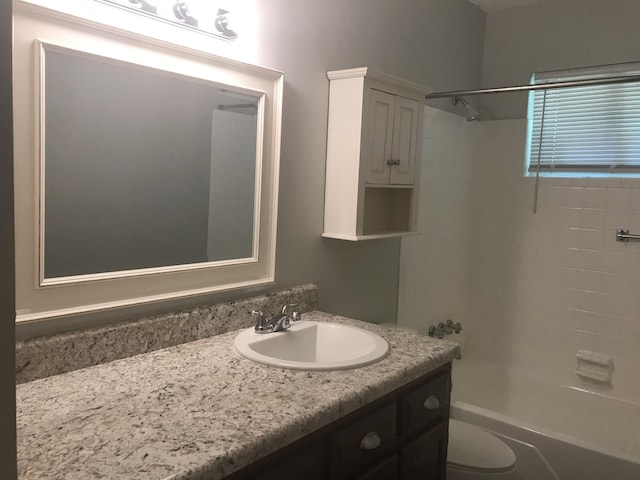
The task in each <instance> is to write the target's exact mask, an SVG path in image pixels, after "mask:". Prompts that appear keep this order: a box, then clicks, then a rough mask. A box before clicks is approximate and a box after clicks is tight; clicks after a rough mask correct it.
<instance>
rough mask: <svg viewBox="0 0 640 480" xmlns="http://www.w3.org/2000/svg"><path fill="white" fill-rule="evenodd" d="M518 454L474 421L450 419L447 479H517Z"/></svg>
mask: <svg viewBox="0 0 640 480" xmlns="http://www.w3.org/2000/svg"><path fill="white" fill-rule="evenodd" d="M515 478H516V456H515V454H514V453H513V450H511V448H509V446H508V445H507V444H506V443H504V442H503V441H502V440H500V439H499V438H497V437H496V436H495V435H492V434H491V433H489V432H487V431H486V430H483V429H481V428H479V427H476V426H474V425H471V424H468V423H464V422H460V421H458V420H453V419H451V420H449V447H448V451H447V480H480V479H485V480H489V479H500V480H515Z"/></svg>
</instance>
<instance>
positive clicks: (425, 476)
mask: <svg viewBox="0 0 640 480" xmlns="http://www.w3.org/2000/svg"><path fill="white" fill-rule="evenodd" d="M448 428H449V422H441V423H439V424H438V425H437V426H435V427H434V428H432V429H431V430H429V431H428V432H427V433H425V434H424V435H422V436H420V437H418V438H417V439H416V440H414V441H413V442H411V443H410V444H409V445H407V446H406V447H404V448H403V449H402V450H401V452H400V480H445V478H446V470H447V440H448V437H449V434H448Z"/></svg>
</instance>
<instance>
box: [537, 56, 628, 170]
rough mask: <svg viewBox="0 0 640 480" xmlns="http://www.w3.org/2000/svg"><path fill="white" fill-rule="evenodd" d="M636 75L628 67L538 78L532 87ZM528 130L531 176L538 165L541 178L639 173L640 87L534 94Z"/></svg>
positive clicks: (547, 75) (554, 73)
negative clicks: (563, 174) (557, 174)
mask: <svg viewBox="0 0 640 480" xmlns="http://www.w3.org/2000/svg"><path fill="white" fill-rule="evenodd" d="M638 73H640V65H639V64H633V65H631V66H630V65H629V64H627V65H625V66H614V67H597V68H590V69H582V70H579V71H576V70H572V71H565V72H552V73H549V74H536V75H533V76H532V82H531V83H534V84H535V83H549V82H561V81H570V80H584V79H591V78H601V77H614V76H626V75H637V74H638ZM545 92H546V93H545ZM528 125H529V135H528V139H529V141H528V145H527V154H528V160H529V161H528V164H529V172H536V171H537V170H538V162H539V166H540V170H541V171H542V172H554V171H557V172H575V173H580V172H601V173H624V172H632V173H640V82H633V83H620V84H610V85H596V86H580V87H570V88H558V89H548V90H536V91H532V92H531V93H530V94H529V114H528ZM541 135H542V138H541ZM538 156H539V158H538Z"/></svg>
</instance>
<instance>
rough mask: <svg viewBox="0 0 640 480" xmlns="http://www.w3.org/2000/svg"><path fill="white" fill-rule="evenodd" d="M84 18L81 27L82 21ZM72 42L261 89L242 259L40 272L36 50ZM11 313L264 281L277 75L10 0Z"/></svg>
mask: <svg viewBox="0 0 640 480" xmlns="http://www.w3.org/2000/svg"><path fill="white" fill-rule="evenodd" d="M87 27H89V28H87ZM48 49H54V50H60V49H62V51H65V50H73V51H75V52H78V54H80V55H82V54H87V55H97V56H101V57H106V58H109V59H113V60H114V61H116V62H126V63H132V64H136V65H140V66H143V67H148V68H152V69H160V70H163V71H166V72H169V73H173V74H176V75H180V76H187V77H193V78H196V79H200V80H204V81H207V82H211V83H213V84H218V85H228V86H231V87H233V88H235V89H237V90H239V91H244V92H248V93H252V94H255V95H258V96H261V98H262V100H261V102H260V103H261V105H260V108H259V113H262V121H261V122H260V121H259V126H258V130H259V132H260V130H261V135H260V134H259V135H258V138H257V140H258V148H257V150H258V151H259V152H261V155H259V156H258V157H259V158H258V162H257V165H256V171H257V179H256V195H255V198H256V204H255V213H256V216H255V219H254V220H255V229H254V234H255V237H254V255H253V257H252V258H250V259H240V260H237V261H225V262H209V263H199V264H192V265H178V266H168V267H158V268H148V269H139V270H132V271H123V272H108V273H101V274H91V275H79V276H73V277H63V278H61V279H55V280H54V279H45V278H44V273H43V256H42V250H43V245H42V243H43V232H44V225H43V220H42V212H43V205H44V181H43V179H42V173H43V172H44V170H43V167H44V163H43V162H44V153H43V151H44V144H43V141H44V127H45V125H44V119H43V117H42V113H43V100H44V97H43V95H44V81H45V79H44V76H43V65H44V64H43V60H44V57H43V54H44V51H45V50H48ZM13 74H14V78H13V82H14V87H13V94H14V144H15V147H14V149H15V153H14V158H15V160H14V163H15V167H14V170H15V173H14V175H15V209H16V210H15V213H16V215H15V216H16V221H15V223H16V225H15V226H16V303H17V315H16V321H18V322H26V321H35V320H42V319H48V318H59V317H65V316H71V315H77V314H82V313H87V312H95V311H101V310H107V309H112V308H119V307H127V306H133V305H139V304H144V303H150V302H160V301H166V300H170V299H175V298H184V297H193V296H198V295H205V294H209V293H213V292H220V291H224V290H231V289H237V288H245V287H249V286H255V285H260V284H265V283H270V282H273V281H274V278H275V250H276V223H277V199H278V177H279V159H280V131H281V116H282V89H283V75H282V73H281V72H277V71H275V70H271V69H267V68H263V67H258V66H255V65H249V64H245V63H241V62H237V61H233V60H229V59H226V58H222V57H218V56H214V55H211V54H208V53H206V52H202V51H199V50H194V49H191V48H187V47H183V46H179V45H175V44H172V43H168V42H164V41H161V40H158V39H152V38H147V37H142V36H141V35H138V34H133V33H130V32H127V31H124V30H121V29H118V28H114V27H112V26H107V25H104V24H100V23H96V22H93V21H88V20H86V19H82V18H78V17H76V16H73V15H70V14H67V13H60V12H57V11H54V10H51V9H49V8H46V7H43V6H41V5H34V4H32V3H29V2H23V1H18V2H15V8H14V67H13Z"/></svg>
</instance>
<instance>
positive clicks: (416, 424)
mask: <svg viewBox="0 0 640 480" xmlns="http://www.w3.org/2000/svg"><path fill="white" fill-rule="evenodd" d="M450 392H451V379H450V376H449V375H440V376H439V377H436V378H434V379H433V380H431V381H430V382H427V383H425V384H424V385H421V386H419V387H418V388H416V389H414V390H412V391H411V392H408V393H406V394H405V395H403V396H402V398H401V400H400V402H401V405H402V409H401V412H402V419H401V422H400V425H401V432H402V434H403V435H405V434H409V433H413V432H417V431H418V430H421V429H424V428H426V427H429V426H430V425H435V424H436V423H438V422H440V421H442V420H446V419H447V418H449V394H450Z"/></svg>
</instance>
